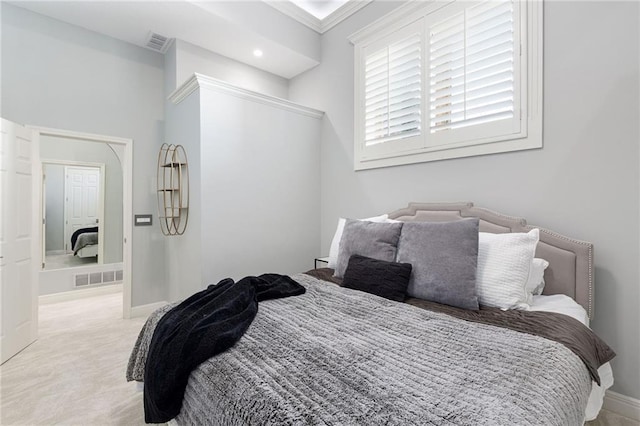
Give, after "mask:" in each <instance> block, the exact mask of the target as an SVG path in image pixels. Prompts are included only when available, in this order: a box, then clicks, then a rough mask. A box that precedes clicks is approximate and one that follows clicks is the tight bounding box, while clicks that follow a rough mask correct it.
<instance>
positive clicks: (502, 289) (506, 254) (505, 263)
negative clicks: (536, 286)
mask: <svg viewBox="0 0 640 426" xmlns="http://www.w3.org/2000/svg"><path fill="white" fill-rule="evenodd" d="M539 238H540V232H539V231H538V229H532V230H531V231H529V232H528V233H526V234H525V233H512V234H491V233H486V232H480V235H479V238H478V269H477V270H476V293H477V295H478V301H479V302H480V304H481V305H485V306H494V307H498V308H500V309H528V308H529V304H530V303H531V297H532V296H531V293H529V292H528V291H527V288H526V286H527V279H528V278H529V270H530V269H531V264H532V263H533V258H534V254H535V251H536V245H537V244H538V239H539Z"/></svg>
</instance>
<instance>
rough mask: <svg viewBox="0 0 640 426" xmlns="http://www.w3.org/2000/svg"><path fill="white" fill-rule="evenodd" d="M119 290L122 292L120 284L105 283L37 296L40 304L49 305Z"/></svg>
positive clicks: (118, 291)
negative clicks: (98, 285)
mask: <svg viewBox="0 0 640 426" xmlns="http://www.w3.org/2000/svg"><path fill="white" fill-rule="evenodd" d="M120 292H122V284H107V285H103V286H100V287H93V288H83V289H80V290H72V291H63V292H61V293H53V294H44V295H42V296H39V297H38V303H39V304H40V305H50V304H52V303H60V302H67V301H69V300H76V299H84V298H86V297H95V296H102V295H104V294H114V293H120Z"/></svg>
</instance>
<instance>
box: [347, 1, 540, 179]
mask: <svg viewBox="0 0 640 426" xmlns="http://www.w3.org/2000/svg"><path fill="white" fill-rule="evenodd" d="M542 9H543V8H542V2H541V1H537V0H447V1H444V2H440V1H425V2H406V4H405V5H404V6H401V7H399V8H398V9H396V10H394V12H393V13H391V14H389V15H388V16H387V17H383V18H381V19H379V20H378V21H376V22H374V23H372V24H371V25H369V26H367V27H365V28H363V29H361V30H359V31H358V32H357V33H355V34H353V35H352V36H351V37H350V38H349V39H350V40H351V42H352V43H354V47H355V50H354V58H355V105H354V106H355V111H354V113H355V114H354V119H355V126H354V136H355V138H354V139H355V140H354V142H355V143H354V168H355V169H356V170H362V169H372V168H377V167H387V166H394V165H401V164H411V163H419V162H426V161H435V160H442V159H447V158H459V157H468V156H474V155H485V154H492V153H499V152H509V151H519V150H525V149H532V148H540V147H542V105H543V102H542V100H543V99H542V77H543V74H542V58H543V55H542V49H543V43H542V40H543V39H542V29H543V10H542Z"/></svg>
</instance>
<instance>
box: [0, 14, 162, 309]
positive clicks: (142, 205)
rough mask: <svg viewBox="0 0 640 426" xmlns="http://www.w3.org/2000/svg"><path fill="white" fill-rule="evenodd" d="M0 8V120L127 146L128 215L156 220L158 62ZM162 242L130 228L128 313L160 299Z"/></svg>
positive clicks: (155, 232) (143, 52) (155, 231)
mask: <svg viewBox="0 0 640 426" xmlns="http://www.w3.org/2000/svg"><path fill="white" fill-rule="evenodd" d="M0 7H1V8H2V22H1V24H2V25H1V27H2V28H1V31H2V82H1V84H2V98H1V103H2V111H1V112H0V115H2V117H4V118H6V119H8V120H11V121H14V122H17V123H23V124H30V125H36V126H42V127H50V128H58V129H65V130H72V131H78V132H84V133H95V134H101V135H109V136H118V137H124V138H131V139H133V141H134V143H133V179H132V180H133V213H134V214H135V213H138V214H141V213H153V214H154V216H156V217H157V213H156V210H157V207H156V193H155V165H156V158H157V150H158V149H159V147H160V143H161V141H162V139H163V127H164V125H163V120H164V102H163V75H164V71H163V57H162V55H160V54H159V53H156V52H152V51H149V50H147V49H143V48H140V47H136V46H133V45H131V44H128V43H124V42H121V41H118V40H115V39H113V38H110V37H106V36H103V35H100V34H97V33H94V32H91V31H88V30H85V29H83V28H80V27H76V26H73V25H69V24H66V23H63V22H61V21H57V20H54V19H51V18H47V17H45V16H42V15H39V14H36V13H33V12H29V11H27V10H24V9H22V8H19V7H16V6H13V5H9V4H7V3H6V2H2V4H1V5H0ZM131 220H132V219H131ZM160 235H161V234H160V230H159V228H157V227H133V232H132V241H131V245H132V257H133V258H132V266H131V267H132V271H131V274H132V305H133V306H138V305H144V304H148V303H153V302H157V301H161V300H165V299H166V287H165V277H164V268H163V261H164V243H163V241H162V239H161V238H160Z"/></svg>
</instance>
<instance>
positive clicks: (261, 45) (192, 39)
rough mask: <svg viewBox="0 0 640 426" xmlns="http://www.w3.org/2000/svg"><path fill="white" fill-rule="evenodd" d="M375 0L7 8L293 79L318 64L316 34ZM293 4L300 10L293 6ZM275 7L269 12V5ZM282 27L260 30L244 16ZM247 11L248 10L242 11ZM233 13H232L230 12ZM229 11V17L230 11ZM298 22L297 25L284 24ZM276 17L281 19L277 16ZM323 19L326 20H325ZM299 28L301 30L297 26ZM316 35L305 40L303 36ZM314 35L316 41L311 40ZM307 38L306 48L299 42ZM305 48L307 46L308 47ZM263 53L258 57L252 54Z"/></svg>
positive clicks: (180, 0)
mask: <svg viewBox="0 0 640 426" xmlns="http://www.w3.org/2000/svg"><path fill="white" fill-rule="evenodd" d="M369 1H371V0H364V1H358V0H292V1H291V2H290V1H283V0H278V1H271V0H264V2H262V1H252V2H247V1H243V2H238V1H227V2H220V1H193V0H172V1H150V0H147V1H9V3H11V4H13V5H15V6H18V7H22V8H24V9H28V10H31V11H33V12H36V13H39V14H42V15H46V16H49V17H51V18H54V19H57V20H60V21H63V22H67V23H70V24H73V25H77V26H80V27H83V28H86V29H89V30H91V31H95V32H98V33H101V34H104V35H107V36H110V37H113V38H116V39H119V40H123V41H126V42H129V43H132V44H135V45H138V46H142V47H148V46H146V44H147V41H148V39H149V35H150V33H157V34H160V35H162V36H164V37H167V38H169V39H173V38H178V39H181V40H184V41H186V42H189V43H191V44H194V45H197V46H200V47H202V48H205V49H207V50H210V51H212V52H215V53H218V54H220V55H224V56H227V57H229V58H232V59H235V60H237V61H240V62H243V63H246V64H248V65H252V66H254V67H256V68H260V69H262V70H264V71H268V72H271V73H273V74H276V75H279V76H281V77H284V78H287V79H290V78H292V77H294V76H296V75H298V74H300V73H302V72H304V71H306V70H308V69H311V68H313V67H314V66H316V65H317V64H318V63H319V59H320V58H319V51H320V49H319V42H320V40H319V38H318V33H321V32H323V31H326V28H325V27H326V25H325V26H324V27H323V23H327V22H329V23H330V25H331V26H333V25H335V23H334V21H338V22H339V21H341V20H342V19H344V18H345V17H346V16H349V15H350V14H351V13H353V12H354V11H355V10H358V9H359V8H361V7H363V6H364V5H366V4H367V3H368V2H369ZM294 2H295V3H296V4H297V5H294ZM267 5H268V6H271V7H268V6H267ZM247 7H249V8H252V11H253V12H255V13H253V14H254V15H255V14H259V17H260V18H261V19H262V20H266V19H273V20H274V22H279V23H280V24H289V26H290V27H291V30H292V31H293V30H295V33H291V34H293V35H294V37H291V36H290V35H289V33H287V29H284V30H283V28H282V27H287V25H271V27H276V26H279V27H280V28H269V27H270V26H269V23H268V22H267V23H265V24H263V25H256V21H255V19H256V18H255V16H254V17H253V18H252V19H253V21H251V18H250V17H249V16H248V14H247V13H246V11H247V10H248V9H247ZM243 8H244V9H243ZM232 9H234V10H232ZM230 11H231V12H230ZM282 13H284V14H285V15H287V16H288V17H289V18H293V19H296V20H297V21H298V22H300V23H303V24H304V25H306V26H307V27H308V28H306V29H305V28H304V27H300V26H298V25H299V24H298V23H297V22H293V21H288V22H283V21H282V20H285V21H286V20H287V19H289V18H287V17H283V16H282ZM273 14H276V15H278V16H273ZM321 17H322V18H321ZM296 26H297V27H296ZM309 28H311V30H313V31H315V33H313V32H311V33H310V34H308V37H299V36H300V35H307V34H303V33H301V31H306V32H309V31H310V30H309ZM313 34H315V36H314V35H313ZM296 39H304V40H303V41H304V43H303V42H301V41H300V40H296ZM305 43H306V44H305ZM256 49H260V50H262V51H263V52H264V55H263V56H262V57H260V58H258V57H256V56H254V54H253V52H254V50H256Z"/></svg>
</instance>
